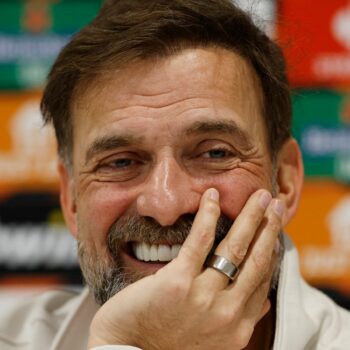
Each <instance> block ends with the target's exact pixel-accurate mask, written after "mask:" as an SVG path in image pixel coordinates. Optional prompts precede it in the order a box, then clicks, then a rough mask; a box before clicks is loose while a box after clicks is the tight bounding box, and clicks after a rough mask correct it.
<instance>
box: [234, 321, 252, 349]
mask: <svg viewBox="0 0 350 350" xmlns="http://www.w3.org/2000/svg"><path fill="white" fill-rule="evenodd" d="M253 332H254V324H252V323H248V322H246V323H245V324H244V326H242V327H239V331H238V332H237V333H236V342H235V343H236V345H237V347H238V348H239V349H245V348H246V347H247V346H248V344H249V341H250V339H251V337H252V335H253Z"/></svg>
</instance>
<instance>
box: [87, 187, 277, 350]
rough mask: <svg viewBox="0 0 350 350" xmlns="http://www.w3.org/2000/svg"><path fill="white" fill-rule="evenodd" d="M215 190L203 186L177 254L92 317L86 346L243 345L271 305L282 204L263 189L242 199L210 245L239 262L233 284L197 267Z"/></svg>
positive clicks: (210, 225) (214, 210) (206, 245)
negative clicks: (230, 223)
mask: <svg viewBox="0 0 350 350" xmlns="http://www.w3.org/2000/svg"><path fill="white" fill-rule="evenodd" d="M217 197H218V192H217V191H216V190H214V189H210V190H207V191H206V192H205V193H204V195H203V196H202V199H201V203H200V207H199V210H198V213H197V215H196V218H195V220H194V223H193V226H192V229H191V232H190V234H189V236H188V238H187V239H186V241H185V242H184V244H183V246H182V248H181V250H180V253H179V255H178V257H177V258H176V259H174V260H172V261H171V262H170V263H169V264H167V265H166V266H165V267H164V268H162V269H160V270H158V271H157V273H156V274H154V275H151V276H148V277H145V278H143V279H141V280H139V281H137V282H136V283H133V284H131V285H130V286H128V287H126V288H125V289H123V290H122V291H121V292H119V293H117V294H116V295H115V296H114V297H112V298H111V299H110V300H109V301H108V302H107V303H105V304H104V305H103V306H102V307H101V309H100V310H99V311H98V313H97V314H96V315H95V317H94V319H93V321H92V324H91V328H90V338H89V347H93V346H97V345H104V344H128V345H134V346H138V347H140V348H142V349H152V350H153V349H169V350H172V349H174V350H175V349H184V350H186V349H194V348H199V349H201V350H202V349H203V350H206V349H242V348H244V347H246V346H247V344H248V343H249V340H250V339H251V336H252V334H253V331H254V327H255V325H256V324H257V323H258V321H259V320H260V319H261V318H262V317H263V316H264V315H266V313H267V312H268V311H269V308H270V302H269V300H268V293H269V290H270V286H271V280H272V276H273V273H274V271H275V269H276V265H277V260H278V259H277V252H276V249H275V246H276V243H277V242H278V234H279V232H280V230H281V217H282V215H283V206H282V203H281V201H280V200H276V199H273V200H271V195H270V194H269V193H268V192H267V191H265V190H259V191H257V192H255V193H254V194H253V195H252V196H251V197H250V198H249V200H248V201H247V203H246V205H245V207H244V208H243V210H242V212H241V214H240V215H239V216H238V217H237V219H236V220H235V222H234V224H233V226H232V228H231V229H230V231H229V232H228V234H227V236H226V237H225V238H224V240H223V241H222V242H221V243H220V244H219V245H218V247H217V248H216V250H215V254H216V255H221V256H224V257H226V258H227V259H229V260H230V261H232V262H233V263H234V264H235V265H237V266H239V268H240V273H239V274H238V276H237V278H236V280H235V281H234V282H233V283H229V279H228V278H227V277H226V276H225V275H224V274H222V273H220V272H218V271H216V270H214V269H212V268H203V266H204V265H205V261H206V259H207V256H208V254H209V252H210V250H211V248H212V245H213V243H214V239H215V228H216V223H217V220H218V218H219V215H220V207H219V200H218V198H217Z"/></svg>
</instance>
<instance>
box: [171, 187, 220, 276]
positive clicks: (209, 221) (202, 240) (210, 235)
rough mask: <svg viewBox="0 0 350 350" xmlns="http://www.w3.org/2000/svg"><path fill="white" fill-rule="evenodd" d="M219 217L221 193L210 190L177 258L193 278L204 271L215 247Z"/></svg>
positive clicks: (205, 195) (205, 194)
mask: <svg viewBox="0 0 350 350" xmlns="http://www.w3.org/2000/svg"><path fill="white" fill-rule="evenodd" d="M219 216H220V206H219V192H218V191H217V190H216V189H215V188H210V189H208V190H207V191H205V192H204V194H203V196H202V198H201V201H200V204H199V209H198V212H197V214H196V217H195V219H194V222H193V225H192V228H191V231H190V234H189V235H188V237H187V239H186V240H185V242H184V243H183V245H182V247H181V249H180V252H179V255H178V257H177V262H178V263H180V264H182V265H183V267H184V268H185V269H186V271H187V272H188V273H189V274H190V275H192V276H193V277H194V276H197V275H198V274H199V273H200V272H201V271H202V269H203V265H204V263H205V260H206V258H207V256H208V254H209V252H210V250H211V248H212V246H213V243H214V239H215V231H216V224H217V221H218V219H219Z"/></svg>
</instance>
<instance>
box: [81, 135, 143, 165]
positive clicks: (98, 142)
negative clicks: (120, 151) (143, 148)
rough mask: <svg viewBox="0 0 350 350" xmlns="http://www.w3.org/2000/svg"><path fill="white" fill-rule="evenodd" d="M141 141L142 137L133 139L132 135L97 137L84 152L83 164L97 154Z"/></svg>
mask: <svg viewBox="0 0 350 350" xmlns="http://www.w3.org/2000/svg"><path fill="white" fill-rule="evenodd" d="M142 140H143V137H135V136H134V135H105V136H102V137H97V138H96V139H95V140H94V141H93V142H92V143H91V145H90V146H89V147H88V149H87V151H86V156H85V164H86V163H88V162H89V160H90V159H91V158H93V157H94V156H95V155H97V154H99V153H102V152H106V151H110V150H115V149H117V148H120V147H127V146H130V145H132V144H137V143H141V142H142Z"/></svg>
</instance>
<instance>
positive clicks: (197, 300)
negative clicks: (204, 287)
mask: <svg viewBox="0 0 350 350" xmlns="http://www.w3.org/2000/svg"><path fill="white" fill-rule="evenodd" d="M193 304H194V306H195V308H196V310H209V309H210V308H211V306H212V304H213V300H212V298H210V297H208V295H207V294H204V293H197V294H196V295H195V296H194V297H193Z"/></svg>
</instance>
